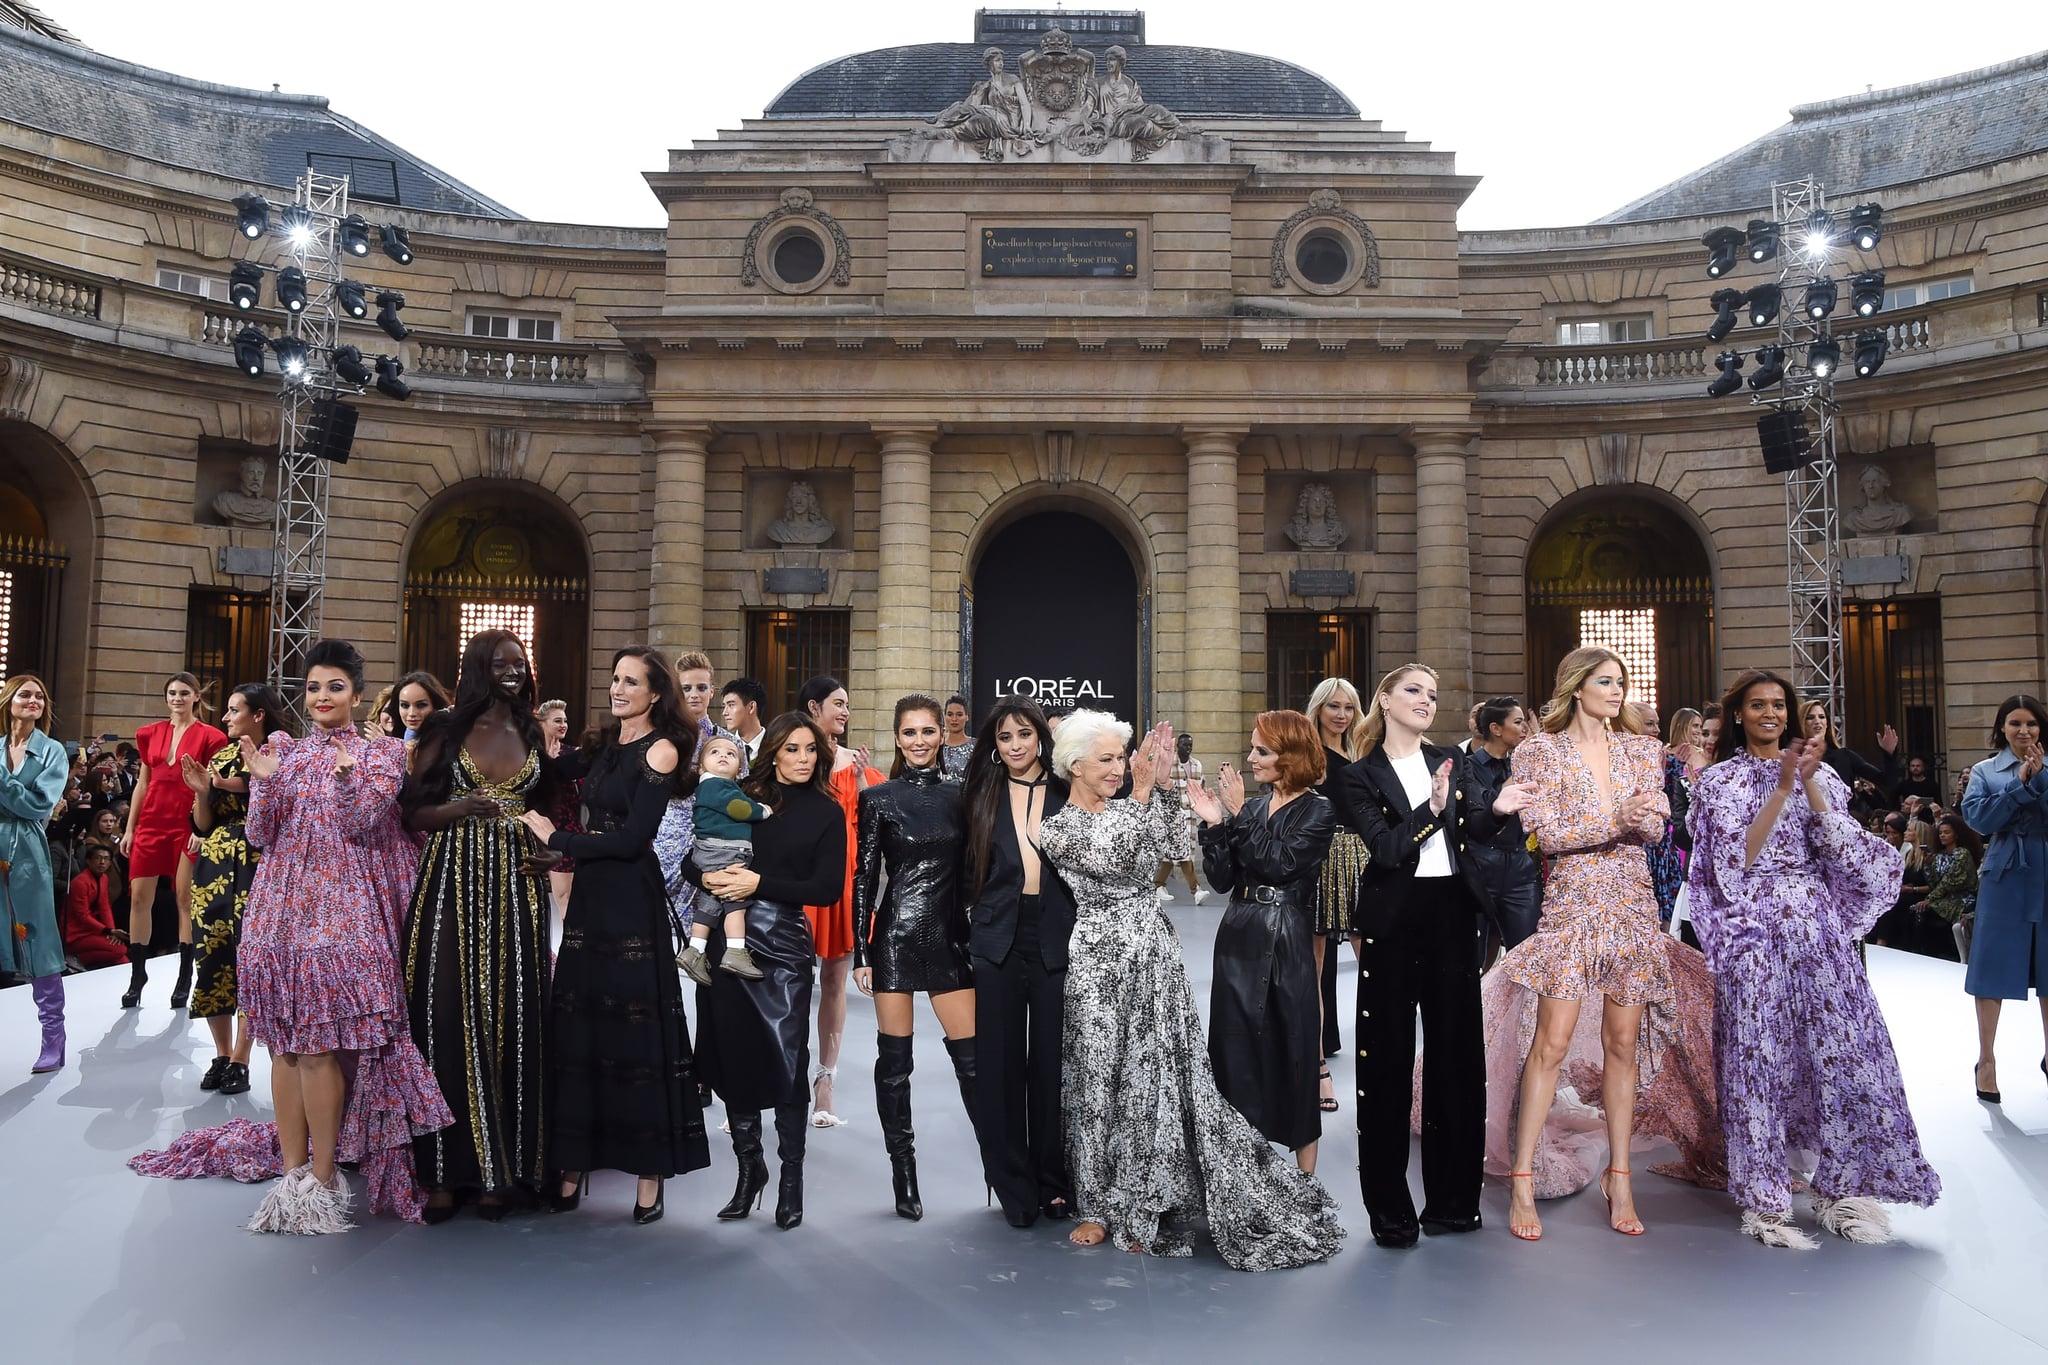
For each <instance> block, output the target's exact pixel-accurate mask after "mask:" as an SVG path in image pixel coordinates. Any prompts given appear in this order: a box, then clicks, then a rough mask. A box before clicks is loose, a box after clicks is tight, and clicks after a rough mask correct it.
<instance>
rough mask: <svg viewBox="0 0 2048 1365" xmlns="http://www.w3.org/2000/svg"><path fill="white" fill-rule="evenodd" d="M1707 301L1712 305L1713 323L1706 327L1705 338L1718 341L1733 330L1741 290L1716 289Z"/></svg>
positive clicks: (1739, 308)
mask: <svg viewBox="0 0 2048 1365" xmlns="http://www.w3.org/2000/svg"><path fill="white" fill-rule="evenodd" d="M1707 302H1708V303H1710V304H1712V305H1713V306H1714V321H1713V325H1711V326H1710V327H1708V328H1707V340H1709V341H1719V340H1721V339H1722V338H1723V337H1725V336H1727V335H1728V334H1729V333H1730V332H1732V331H1734V330H1735V323H1736V321H1737V319H1736V316H1735V315H1736V314H1737V313H1738V312H1740V311H1741V309H1742V291H1741V290H1740V289H1716V290H1715V291H1714V297H1712V298H1711V299H1708V300H1707Z"/></svg>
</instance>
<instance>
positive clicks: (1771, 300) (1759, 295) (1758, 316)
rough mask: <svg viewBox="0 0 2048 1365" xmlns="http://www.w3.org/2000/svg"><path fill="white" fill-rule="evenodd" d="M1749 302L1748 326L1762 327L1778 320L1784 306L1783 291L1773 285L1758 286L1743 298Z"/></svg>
mask: <svg viewBox="0 0 2048 1365" xmlns="http://www.w3.org/2000/svg"><path fill="white" fill-rule="evenodd" d="M1743 297H1744V298H1746V299H1747V300H1748V301H1749V325H1750V326H1752V327H1762V326H1764V325H1766V324H1768V323H1773V322H1776V321H1777V320H1778V312H1779V310H1780V309H1782V308H1784V306H1785V291H1783V290H1782V289H1780V288H1778V286H1777V285H1775V284H1760V285H1758V286H1757V287H1756V288H1754V289H1752V290H1750V291H1749V293H1747V294H1746V295H1744V296H1743Z"/></svg>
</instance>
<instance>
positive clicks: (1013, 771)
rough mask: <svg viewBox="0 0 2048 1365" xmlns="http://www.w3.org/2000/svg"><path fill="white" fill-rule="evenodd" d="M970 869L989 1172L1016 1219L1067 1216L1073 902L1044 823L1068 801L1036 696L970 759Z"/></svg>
mask: <svg viewBox="0 0 2048 1365" xmlns="http://www.w3.org/2000/svg"><path fill="white" fill-rule="evenodd" d="M962 802H963V805H964V806H965V810H966V818H967V853H966V867H965V868H964V869H963V876H964V879H965V881H966V884H967V887H968V899H969V903H970V906H971V909H970V910H969V912H968V939H967V951H968V961H969V963H970V965H971V966H972V967H973V970H974V1029H975V1036H976V1037H977V1038H978V1039H980V1057H979V1064H980V1065H979V1070H978V1071H977V1073H976V1077H975V1084H976V1089H975V1102H976V1105H977V1108H978V1110H979V1112H978V1114H977V1118H978V1120H979V1123H978V1125H977V1128H978V1131H979V1132H980V1133H981V1134H982V1138H983V1145H982V1168H983V1170H985V1171H986V1172H987V1174H988V1178H989V1182H990V1184H991V1185H992V1186H993V1187H994V1189H995V1195H996V1198H997V1200H999V1201H1000V1202H1001V1204H1002V1206H1003V1217H1005V1218H1006V1219H1008V1220H1009V1222H1010V1225H1011V1226H1012V1227H1019V1228H1028V1227H1030V1226H1031V1225H1032V1224H1033V1223H1036V1222H1037V1221H1038V1218H1039V1215H1040V1214H1041V1213H1042V1214H1043V1215H1044V1216H1046V1217H1048V1218H1055V1219H1059V1218H1065V1217H1067V1216H1068V1213H1069V1212H1070V1210H1071V1209H1072V1206H1073V1199H1074V1191H1073V1186H1072V1183H1071V1182H1070V1180H1069V1179H1068V1175H1067V1157H1066V1146H1065V1140H1064V1138H1063V1136H1062V1133H1061V1129H1060V1035H1061V1032H1062V1030H1063V1029H1064V1028H1065V1023H1066V1004H1065V997H1066V983H1067V941H1068V940H1069V939H1070V938H1071V937H1072V936H1073V932H1074V898H1073V895H1072V893H1070V892H1069V891H1068V890H1067V886H1066V883H1065V882H1063V881H1061V880H1060V876H1059V873H1058V872H1057V871H1056V870H1055V869H1054V868H1053V865H1052V864H1051V863H1049V862H1047V861H1045V859H1044V858H1043V857H1041V856H1040V855H1039V852H1038V826H1039V823H1040V822H1041V821H1043V820H1044V819H1045V817H1046V816H1048V815H1051V814H1052V813H1053V812H1054V811H1056V810H1059V809H1060V808H1061V807H1063V806H1065V805H1066V804H1067V784H1066V783H1065V782H1064V781H1062V780H1061V779H1059V778H1058V777H1055V776H1054V775H1053V773H1052V726H1051V725H1050V724H1049V723H1048V722H1047V720H1046V718H1045V713H1044V712H1042V711H1040V710H1039V709H1038V707H1037V705H1036V704H1035V703H1033V702H1029V701H1024V700H1022V699H1020V698H1011V699H1009V700H1006V701H1004V702H1003V703H1002V704H1001V705H999V706H998V707H996V709H995V710H994V711H993V712H992V713H990V715H989V718H988V719H987V720H985V721H983V722H982V726H981V732H980V733H979V734H978V735H976V736H975V740H974V748H973V751H972V752H971V753H970V754H969V755H968V758H967V769H966V776H965V778H964V790H963V792H962Z"/></svg>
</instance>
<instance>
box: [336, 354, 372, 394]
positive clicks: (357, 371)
mask: <svg viewBox="0 0 2048 1365" xmlns="http://www.w3.org/2000/svg"><path fill="white" fill-rule="evenodd" d="M334 372H335V374H337V375H339V376H340V377H341V379H342V381H343V382H344V383H349V384H364V385H367V384H368V383H369V382H370V367H369V366H368V365H365V364H364V363H363V353H362V352H361V351H360V350H358V349H357V348H355V347H354V346H341V347H337V348H336V349H335V352H334Z"/></svg>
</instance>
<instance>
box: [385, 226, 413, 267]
mask: <svg viewBox="0 0 2048 1365" xmlns="http://www.w3.org/2000/svg"><path fill="white" fill-rule="evenodd" d="M377 231H378V232H379V233H380V234H382V236H383V238H384V254H385V255H386V256H389V257H390V258H391V259H392V260H394V261H396V262H398V263H399V264H400V265H411V264H412V237H411V236H410V235H409V234H408V233H407V232H406V230H405V229H404V228H402V227H398V226H396V225H394V224H391V223H386V224H384V226H382V227H381V228H379V229H377Z"/></svg>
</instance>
